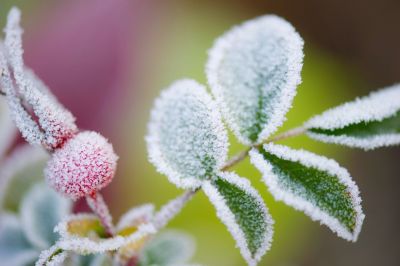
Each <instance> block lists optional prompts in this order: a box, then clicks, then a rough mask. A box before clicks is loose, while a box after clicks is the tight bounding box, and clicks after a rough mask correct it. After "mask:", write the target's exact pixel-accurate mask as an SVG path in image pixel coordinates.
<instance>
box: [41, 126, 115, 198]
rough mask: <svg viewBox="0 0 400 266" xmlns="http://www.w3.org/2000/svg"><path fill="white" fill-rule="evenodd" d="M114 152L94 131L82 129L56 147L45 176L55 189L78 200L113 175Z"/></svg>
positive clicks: (94, 190)
mask: <svg viewBox="0 0 400 266" xmlns="http://www.w3.org/2000/svg"><path fill="white" fill-rule="evenodd" d="M117 159H118V157H117V155H116V154H115V153H114V150H113V147H112V145H111V144H110V143H108V141H107V140H106V139H105V138H104V137H103V136H101V135H100V134H98V133H96V132H90V131H85V132H81V133H79V134H77V135H76V136H75V137H73V138H71V139H70V140H68V141H67V142H66V143H65V144H64V146H63V147H62V148H59V149H56V150H55V152H54V154H53V156H52V158H51V159H50V161H49V162H48V163H47V167H46V169H45V176H46V180H47V182H48V183H49V184H50V186H52V187H53V188H54V189H55V190H56V191H58V192H60V193H62V194H64V195H66V196H68V197H70V198H72V199H78V198H80V197H83V196H87V195H92V194H94V193H95V192H97V191H99V190H100V189H102V188H104V187H105V186H107V185H108V184H109V183H110V182H111V180H112V179H113V177H114V174H115V170H116V166H117Z"/></svg>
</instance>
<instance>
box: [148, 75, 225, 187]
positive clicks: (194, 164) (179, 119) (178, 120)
mask: <svg viewBox="0 0 400 266" xmlns="http://www.w3.org/2000/svg"><path fill="white" fill-rule="evenodd" d="M146 140H147V145H148V152H149V159H150V161H151V162H152V163H153V164H154V165H155V166H156V167H157V169H158V171H159V172H160V173H163V174H165V175H166V176H167V177H168V178H169V180H170V181H171V182H172V183H174V184H175V185H176V186H178V187H181V188H191V189H193V188H197V187H199V186H200V185H201V183H202V181H203V180H205V179H207V178H209V177H210V176H212V175H213V174H214V173H215V172H216V171H218V169H220V168H221V167H222V165H223V164H224V163H225V160H226V156H227V148H228V139H227V133H226V131H225V128H224V125H223V124H222V121H221V117H220V113H219V111H218V108H217V106H216V104H215V102H214V101H213V100H212V98H211V96H210V95H209V94H208V93H207V92H206V89H205V88H204V87H203V86H202V85H200V84H198V83H197V82H195V81H193V80H180V81H177V82H175V83H173V84H172V85H171V86H170V87H169V88H167V89H166V90H164V91H163V92H162V93H161V96H160V97H159V98H158V99H157V100H156V102H155V106H154V108H153V110H152V113H151V119H150V123H149V126H148V136H147V138H146Z"/></svg>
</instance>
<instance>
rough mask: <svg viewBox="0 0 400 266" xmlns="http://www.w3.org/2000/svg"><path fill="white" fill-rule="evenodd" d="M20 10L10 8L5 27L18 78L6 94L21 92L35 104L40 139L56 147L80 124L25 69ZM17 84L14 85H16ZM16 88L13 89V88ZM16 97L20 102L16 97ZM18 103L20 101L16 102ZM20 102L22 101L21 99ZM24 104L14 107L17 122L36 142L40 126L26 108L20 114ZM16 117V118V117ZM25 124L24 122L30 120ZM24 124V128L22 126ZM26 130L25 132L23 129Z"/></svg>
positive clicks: (12, 66)
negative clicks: (32, 121)
mask: <svg viewBox="0 0 400 266" xmlns="http://www.w3.org/2000/svg"><path fill="white" fill-rule="evenodd" d="M20 16H21V14H20V11H19V10H18V9H17V8H12V9H11V11H10V12H9V15H8V18H7V25H6V27H5V29H4V32H5V40H4V53H5V54H6V59H7V63H8V65H9V68H10V70H11V72H12V76H13V77H14V79H15V84H12V85H11V86H8V87H9V89H8V90H6V94H9V93H11V94H14V95H10V97H9V98H11V97H13V98H16V97H18V94H20V95H21V97H23V99H24V100H26V102H27V103H28V104H29V105H30V106H31V107H32V110H33V112H34V114H35V115H36V117H37V118H38V123H39V126H40V129H39V130H41V131H42V132H43V133H42V134H44V139H43V140H41V141H42V142H43V141H44V142H43V143H41V144H44V145H45V147H46V148H49V149H55V148H58V147H59V146H61V145H62V144H63V143H64V141H65V140H67V139H69V138H70V137H71V136H73V135H74V134H75V133H76V132H77V130H78V129H77V127H76V125H75V118H74V117H73V115H72V114H71V113H70V112H69V111H68V110H66V109H65V108H64V107H63V106H62V105H61V104H59V103H58V102H57V101H56V100H55V97H54V96H53V95H50V96H49V94H48V92H49V90H48V89H47V88H43V87H44V84H43V82H41V81H40V80H38V79H37V77H36V76H35V75H32V73H31V72H28V73H26V68H25V66H24V62H23V58H22V55H23V49H22V38H21V36H22V32H23V31H22V29H21V28H20V25H19V22H20ZM13 85H15V87H14V86H13ZM11 90H13V92H11ZM14 101H16V102H18V100H17V99H14ZM16 104H17V103H16ZM19 104H20V105H22V104H21V102H20V103H19ZM21 108H22V109H23V106H22V107H20V108H18V109H15V108H14V109H15V110H14V109H13V108H12V111H13V112H14V113H15V117H16V116H20V117H21V118H20V119H21V120H22V121H21V123H22V124H21V123H19V124H20V125H19V126H18V123H17V126H18V127H19V128H20V130H21V132H22V133H23V135H24V137H25V138H27V140H28V141H29V142H32V140H34V141H33V144H37V141H39V139H38V132H36V131H37V128H36V127H37V126H38V125H36V127H34V126H33V125H32V123H31V122H30V121H29V119H28V120H26V119H25V118H26V111H25V113H23V114H21V112H20V111H21ZM15 120H16V121H17V118H15ZM28 121H29V124H25V125H24V122H28ZM21 128H22V129H21ZM29 128H30V129H31V131H32V130H35V132H31V133H33V134H34V135H33V136H31V135H29ZM24 132H25V133H24Z"/></svg>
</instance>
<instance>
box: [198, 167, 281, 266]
mask: <svg viewBox="0 0 400 266" xmlns="http://www.w3.org/2000/svg"><path fill="white" fill-rule="evenodd" d="M203 190H204V192H205V193H206V195H207V196H208V198H209V199H210V201H211V203H212V204H213V205H214V206H215V208H216V210H217V216H218V217H219V218H220V219H221V221H222V222H223V223H224V224H225V225H226V226H227V228H228V230H229V232H230V233H231V234H232V236H233V238H234V239H235V241H236V243H237V246H238V247H239V249H240V252H241V254H242V256H243V258H244V259H245V260H246V261H247V263H248V265H256V264H257V263H258V261H259V260H260V259H261V257H262V256H263V255H264V254H265V252H266V251H267V250H268V249H269V247H270V243H271V240H272V234H273V229H272V226H273V221H272V218H271V217H270V215H269V213H268V210H267V208H266V207H265V204H264V202H263V200H262V198H261V197H260V195H259V194H258V192H257V191H256V190H255V189H254V188H253V187H252V186H251V185H250V182H249V181H248V180H247V179H243V178H240V177H238V176H237V175H236V174H234V173H220V174H219V175H218V178H216V179H215V180H213V181H206V182H205V183H204V185H203Z"/></svg>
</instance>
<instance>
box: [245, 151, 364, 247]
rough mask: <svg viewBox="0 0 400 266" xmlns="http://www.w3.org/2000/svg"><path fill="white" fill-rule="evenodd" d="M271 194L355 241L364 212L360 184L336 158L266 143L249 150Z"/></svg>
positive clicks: (341, 235)
mask: <svg viewBox="0 0 400 266" xmlns="http://www.w3.org/2000/svg"><path fill="white" fill-rule="evenodd" d="M250 156H251V161H252V163H253V164H254V165H255V166H256V167H257V168H258V169H259V170H260V171H261V173H262V174H263V180H264V182H265V183H266V185H267V186H268V188H269V190H270V192H271V194H272V195H273V196H274V197H275V199H277V200H281V201H283V202H285V203H286V204H288V205H290V206H292V207H294V208H295V209H297V210H301V211H304V212H305V213H306V214H307V215H308V216H310V217H311V219H313V220H316V221H319V222H321V223H322V224H325V225H326V226H328V227H329V228H330V229H331V230H332V231H333V232H336V233H337V234H338V236H340V237H342V238H344V239H346V240H349V241H356V240H357V237H358V234H359V233H360V230H361V226H362V222H363V220H364V214H363V212H362V209H361V199H360V196H359V190H358V187H357V185H356V184H355V183H354V182H353V180H352V179H351V177H350V175H349V173H348V172H347V170H346V169H344V168H342V167H340V166H339V164H338V163H336V162H335V161H333V160H331V159H328V158H326V157H323V156H319V155H316V154H314V153H311V152H307V151H303V150H293V149H290V148H288V147H285V146H281V145H275V144H265V145H264V146H263V147H262V148H259V149H258V150H257V149H253V150H252V151H251V152H250Z"/></svg>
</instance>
